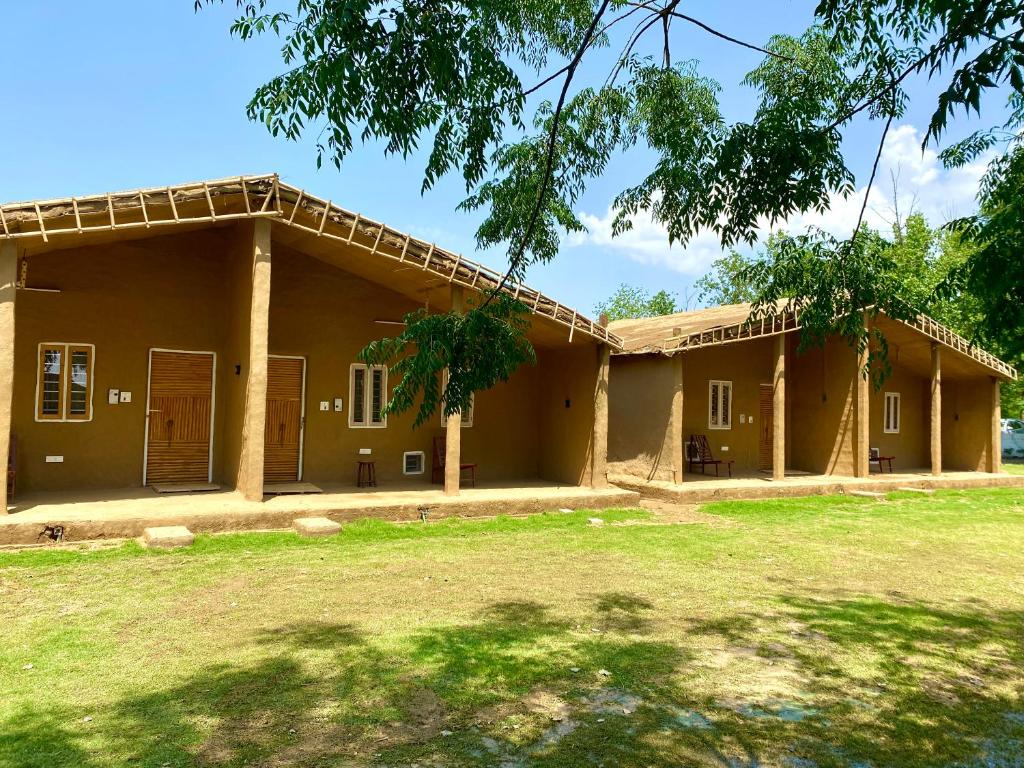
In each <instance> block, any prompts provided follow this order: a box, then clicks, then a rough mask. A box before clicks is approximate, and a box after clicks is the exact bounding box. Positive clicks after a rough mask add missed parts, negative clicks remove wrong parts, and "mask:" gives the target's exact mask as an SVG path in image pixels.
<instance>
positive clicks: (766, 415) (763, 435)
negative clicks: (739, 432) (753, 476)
mask: <svg viewBox="0 0 1024 768" xmlns="http://www.w3.org/2000/svg"><path fill="white" fill-rule="evenodd" d="M774 399H775V395H774V392H773V391H772V385H771V384H762V385H761V399H760V408H759V409H758V410H759V411H760V414H759V415H760V419H761V425H760V426H759V427H758V430H759V432H758V435H759V436H760V441H759V443H758V451H757V466H758V467H759V468H760V469H766V470H771V468H772V454H773V452H774V451H773V447H774V444H775V437H774V435H773V434H772V432H773V426H772V421H773V415H774V411H775V403H774Z"/></svg>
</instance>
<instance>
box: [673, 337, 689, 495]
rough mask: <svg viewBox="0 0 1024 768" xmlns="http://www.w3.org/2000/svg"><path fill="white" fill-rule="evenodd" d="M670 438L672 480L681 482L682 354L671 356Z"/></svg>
mask: <svg viewBox="0 0 1024 768" xmlns="http://www.w3.org/2000/svg"><path fill="white" fill-rule="evenodd" d="M681 334H682V329H680V328H673V329H672V335H673V336H679V335H681ZM669 430H670V432H671V435H670V439H671V440H672V482H673V483H681V482H683V479H684V478H685V477H686V453H685V451H684V448H683V444H684V436H683V354H682V353H681V352H677V353H676V354H674V355H673V356H672V416H671V418H670V419H669Z"/></svg>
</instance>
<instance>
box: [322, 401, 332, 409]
mask: <svg viewBox="0 0 1024 768" xmlns="http://www.w3.org/2000/svg"><path fill="white" fill-rule="evenodd" d="M320 410H321V411H329V410H331V404H330V403H329V402H327V401H326V400H321V401H320Z"/></svg>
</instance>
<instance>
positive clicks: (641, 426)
mask: <svg viewBox="0 0 1024 768" xmlns="http://www.w3.org/2000/svg"><path fill="white" fill-rule="evenodd" d="M673 391H674V380H673V365H672V358H670V357H667V356H665V355H613V356H612V359H611V371H610V375H609V384H608V471H609V472H611V473H612V474H615V473H621V474H627V475H633V476H635V477H643V478H646V479H649V480H672V469H673V467H672V441H673V435H672V393H673ZM684 408H685V404H684ZM684 413H685V411H684ZM680 439H682V438H680Z"/></svg>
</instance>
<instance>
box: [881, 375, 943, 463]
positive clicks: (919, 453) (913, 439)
mask: <svg viewBox="0 0 1024 768" xmlns="http://www.w3.org/2000/svg"><path fill="white" fill-rule="evenodd" d="M929 386H930V382H929V380H928V379H926V378H923V377H921V376H917V375H915V374H913V373H911V372H910V371H907V370H906V369H904V368H901V367H900V366H899V364H898V363H895V364H893V366H892V375H891V376H890V377H889V378H888V379H886V380H885V382H884V383H883V384H882V387H881V389H877V388H876V387H875V386H874V383H872V385H871V390H870V392H871V394H870V411H869V413H870V420H871V428H870V442H871V445H870V447H871V448H878V450H879V452H880V453H881V454H882V455H883V456H895V457H896V460H895V461H894V462H893V469H894V470H896V471H904V470H908V469H928V467H929V465H930V463H931V454H930V448H929V436H930V435H931V424H930V408H931V394H930V392H929ZM886 392H898V393H899V395H900V414H901V419H900V425H899V427H900V431H899V432H898V433H895V434H893V433H886V432H885V393H886ZM886 469H888V466H887V467H886ZM871 470H872V471H877V470H878V467H877V466H874V465H872V467H871Z"/></svg>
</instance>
